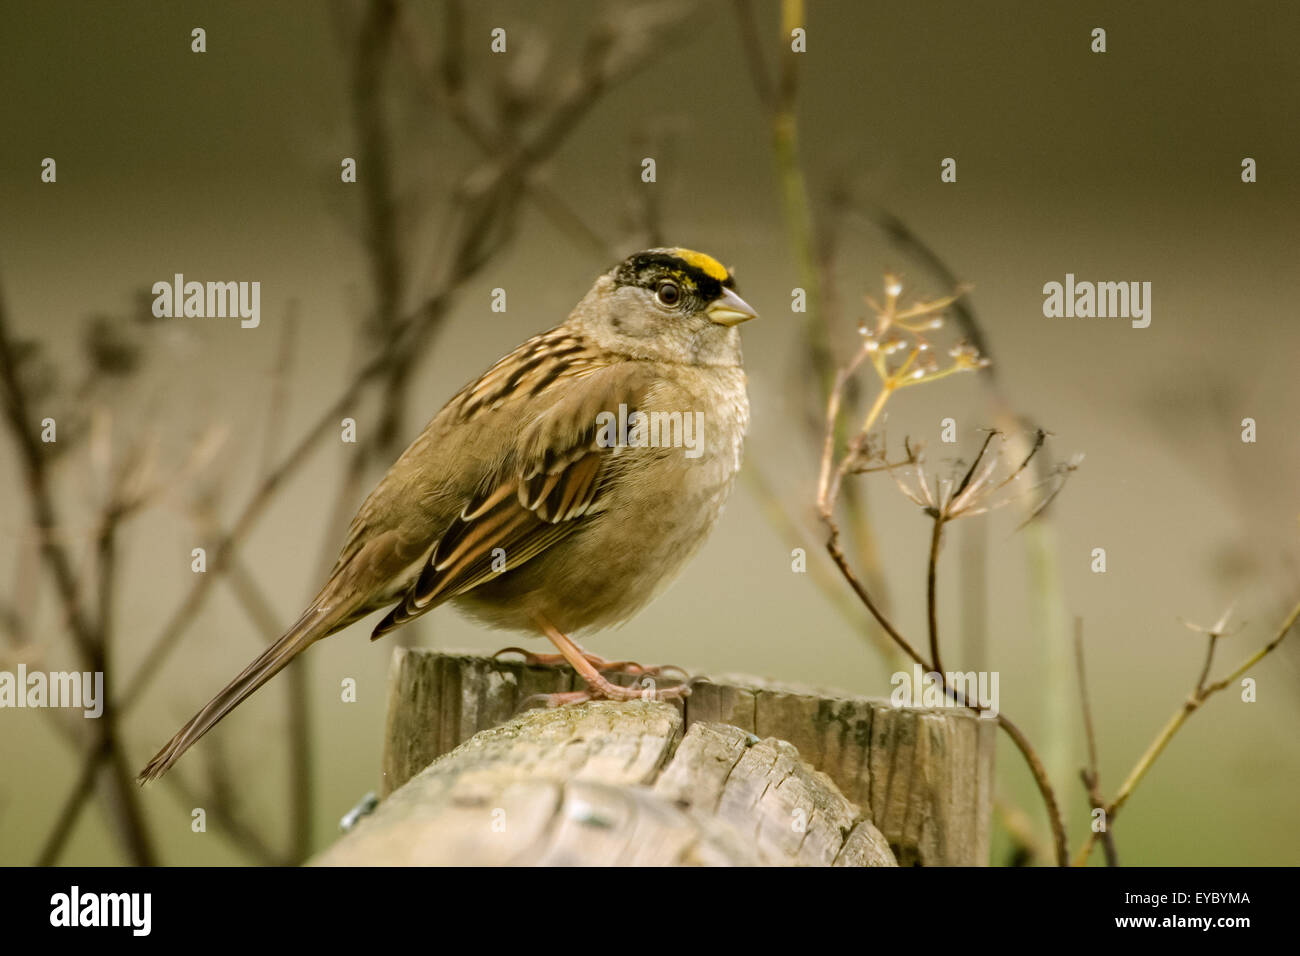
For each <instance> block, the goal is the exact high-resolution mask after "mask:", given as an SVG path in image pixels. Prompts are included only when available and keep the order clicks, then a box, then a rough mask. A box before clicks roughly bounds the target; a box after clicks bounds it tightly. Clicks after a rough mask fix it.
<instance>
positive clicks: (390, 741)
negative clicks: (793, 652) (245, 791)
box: [382, 649, 994, 865]
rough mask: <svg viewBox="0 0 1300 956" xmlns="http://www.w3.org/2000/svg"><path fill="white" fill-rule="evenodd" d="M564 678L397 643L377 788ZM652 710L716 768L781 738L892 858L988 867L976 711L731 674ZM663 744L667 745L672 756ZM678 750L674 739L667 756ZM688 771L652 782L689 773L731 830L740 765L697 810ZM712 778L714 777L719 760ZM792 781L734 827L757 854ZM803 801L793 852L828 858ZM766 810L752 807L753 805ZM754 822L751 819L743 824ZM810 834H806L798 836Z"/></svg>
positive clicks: (985, 747)
mask: <svg viewBox="0 0 1300 956" xmlns="http://www.w3.org/2000/svg"><path fill="white" fill-rule="evenodd" d="M575 686H581V681H580V680H578V678H576V676H575V675H574V674H573V673H572V672H571V671H569V670H568V669H567V668H548V667H530V666H526V665H524V664H522V663H520V662H518V661H513V660H493V659H491V658H484V657H478V656H474V655H469V654H454V653H442V652H436V651H426V650H410V649H399V650H398V651H397V652H396V654H395V656H394V660H393V669H392V680H391V684H390V687H391V691H390V700H389V713H388V725H387V730H386V735H385V745H384V756H383V772H384V777H383V782H382V792H383V793H385V794H388V793H392V792H393V791H395V790H396V789H397V788H398V787H400V786H401V785H402V784H404V783H405V782H406V781H408V780H410V779H411V778H412V777H413V776H414V775H415V774H417V773H419V772H420V771H421V770H422V769H423V768H424V767H426V766H428V765H429V764H430V763H431V762H432V761H434V760H435V759H437V758H438V757H440V756H442V755H444V754H447V753H449V752H450V751H452V750H453V749H454V748H456V747H457V746H458V745H460V744H461V743H462V742H464V741H467V740H469V739H470V738H472V737H474V735H475V734H478V733H479V732H480V731H482V730H485V729H487V728H491V727H495V726H497V725H499V724H502V723H504V722H506V721H508V720H510V719H511V717H512V716H513V715H514V714H515V713H516V712H517V711H518V709H519V706H520V704H521V703H523V701H524V700H525V698H527V697H529V696H531V695H533V694H539V693H552V692H555V691H561V690H570V689H573V688H574V687H575ZM609 706H613V707H617V706H618V705H609ZM625 706H626V705H625ZM663 706H665V707H670V708H673V709H675V710H676V712H677V713H678V714H679V715H680V719H681V720H682V725H683V726H684V727H685V728H686V729H687V731H688V733H687V738H686V740H685V741H683V742H682V744H681V747H688V748H689V747H695V746H699V747H705V746H706V744H707V754H709V755H712V757H713V758H715V759H719V760H720V762H722V763H726V760H725V759H722V758H724V757H725V758H727V759H729V755H730V754H731V753H732V752H733V750H734V749H735V747H736V743H735V737H734V734H732V733H731V732H730V731H732V730H735V731H739V732H742V733H743V732H748V733H749V734H752V735H754V736H755V737H756V738H759V739H761V738H770V739H772V740H773V741H787V742H788V743H789V744H791V745H793V748H794V750H795V751H796V752H797V754H798V755H799V757H801V758H802V759H803V760H805V761H807V762H808V764H810V765H811V767H812V768H815V769H816V770H818V771H822V772H824V773H825V774H826V775H827V776H828V777H829V779H830V782H832V783H833V784H834V785H835V787H836V788H837V789H838V791H839V792H840V793H841V794H842V795H843V798H845V799H846V800H847V803H848V804H851V805H856V806H857V807H860V808H861V809H862V815H863V817H864V818H865V819H867V820H870V821H872V822H873V823H874V824H875V826H876V827H878V828H879V830H880V831H881V832H882V833H883V834H884V836H885V838H886V840H887V842H888V845H889V846H890V847H892V849H893V853H894V855H895V856H896V857H897V859H898V861H899V862H900V863H903V864H905V865H911V864H923V865H943V864H956V865H983V864H984V863H986V862H987V859H988V852H989V828H990V823H991V810H992V791H993V752H994V724H993V722H992V721H987V720H981V719H979V718H978V717H976V716H975V715H974V714H973V713H971V712H970V711H965V710H957V709H942V710H927V709H923V708H895V707H893V706H891V705H890V704H889V702H888V701H884V700H873V699H870V698H865V697H854V696H848V695H843V694H839V693H837V692H827V691H820V690H814V689H811V688H801V687H794V686H789V685H781V684H775V683H771V682H767V681H762V680H757V679H755V678H751V677H731V676H729V677H723V678H716V679H713V680H710V681H703V682H700V683H699V684H697V685H696V687H695V689H694V692H693V693H692V694H691V696H690V697H689V698H687V699H686V700H685V701H684V702H673V704H671V705H663ZM699 724H716V725H728V726H727V727H722V728H720V729H718V730H717V733H718V734H719V735H721V736H720V737H717V738H709V737H705V738H701V739H699V740H698V741H694V742H693V741H692V734H691V733H690V731H692V730H693V729H694V728H695V727H696V726H697V725H699ZM728 728H730V729H728ZM750 744H751V746H750V747H748V748H745V749H746V751H747V754H748V751H750V750H753V743H752V741H751V742H750ZM772 746H773V747H776V746H777V745H776V744H775V743H774V744H773V745H772ZM674 747H676V742H675V741H674V743H673V745H672V746H670V747H669V752H672V751H673V748H674ZM681 747H677V750H678V752H680V751H681ZM778 750H779V748H778ZM766 753H767V752H766V750H765V749H759V750H758V751H756V752H755V753H754V754H752V755H748V756H746V755H740V754H737V758H738V759H737V761H736V762H735V763H734V764H732V765H731V766H732V767H733V768H735V767H741V768H742V770H745V769H746V768H749V767H750V766H751V764H753V763H754V762H755V761H759V760H760V759H763V760H765V759H767V756H766ZM704 754H705V752H704V751H702V752H701V755H699V758H700V762H701V765H704V764H706V763H707V761H705V760H704ZM780 756H781V754H780V753H778V752H777V751H773V755H772V757H771V761H770V766H769V767H768V770H769V772H771V773H773V774H777V773H784V772H785V770H786V769H787V768H788V767H789V764H788V762H787V763H780V760H779V758H780ZM785 756H787V757H789V756H790V755H789V754H788V753H786V754H785ZM791 759H793V758H791ZM674 763H675V762H674ZM778 764H779V765H780V766H779V769H778ZM687 770H688V768H687V766H686V765H685V764H684V765H683V766H682V767H681V768H680V769H678V768H676V767H675V766H674V768H673V772H672V773H669V772H667V771H665V773H664V774H663V775H662V776H660V777H658V780H657V782H656V783H655V786H656V788H659V787H664V788H668V787H678V788H682V787H687V783H688V782H689V787H687V790H689V793H690V794H693V795H694V796H691V797H690V799H689V801H688V806H690V807H693V808H695V809H696V810H699V809H701V808H702V807H703V808H706V809H711V812H714V813H716V814H717V815H718V816H719V817H720V818H722V819H723V820H725V821H727V822H728V823H729V825H731V826H732V827H733V828H734V827H736V826H738V825H739V823H740V820H739V818H738V817H736V816H734V815H729V814H731V812H732V810H734V809H735V808H736V807H743V806H744V791H743V790H742V789H741V786H742V783H743V782H744V780H745V779H746V777H745V774H744V773H742V776H741V777H740V778H738V779H737V780H736V781H735V782H734V784H733V783H731V782H730V781H729V780H728V778H725V777H724V778H723V779H724V780H727V781H728V786H727V787H724V788H723V790H722V791H720V792H719V793H718V794H717V797H718V799H717V800H716V801H715V803H714V806H713V807H712V808H708V807H707V801H708V800H709V799H711V798H709V797H707V796H705V795H706V794H707V793H708V792H709V791H707V789H699V788H705V787H706V784H707V783H708V773H707V772H706V771H705V770H702V769H701V770H698V771H693V772H696V773H698V774H699V775H701V779H699V780H691V781H683V780H681V779H678V775H681V774H686V773H687ZM733 772H734V769H733ZM713 773H714V776H715V777H716V773H717V771H716V769H715V770H714V771H713ZM801 780H802V778H801V777H799V776H798V775H797V774H794V773H793V772H791V773H787V774H785V776H783V777H781V781H783V782H782V783H781V786H780V787H778V788H777V790H778V793H777V794H774V795H771V796H766V795H765V796H763V798H762V800H760V801H759V803H763V802H764V801H768V802H771V801H777V800H778V799H781V800H784V799H787V798H788V799H789V801H790V802H788V803H781V804H779V806H780V807H781V809H782V811H783V812H785V813H786V819H785V820H784V821H780V822H777V823H772V822H771V821H769V820H768V818H767V817H766V816H762V815H761V814H760V817H761V819H762V821H763V822H762V823H761V824H754V826H758V827H759V828H758V829H754V827H753V826H751V827H750V829H749V830H746V831H745V832H746V833H747V834H748V835H749V837H750V839H751V842H753V841H754V840H755V839H756V840H757V843H756V844H755V848H754V852H755V853H757V854H758V855H759V856H760V858H761V857H762V854H763V853H764V852H767V851H772V852H775V851H774V849H773V848H774V847H776V846H785V845H786V844H783V843H781V842H780V841H781V840H786V841H787V842H788V841H789V839H790V838H789V837H788V836H787V831H788V823H789V819H790V814H792V813H794V811H795V810H796V809H798V808H799V806H798V804H797V803H796V802H794V798H795V795H796V792H797V791H798V790H799V788H800V787H802V786H804V784H803V783H801V782H800V781H801ZM642 782H643V783H646V782H649V781H645V780H643V781H642ZM715 785H716V784H715ZM782 788H784V790H783V789H782ZM785 791H788V793H786V792H785ZM683 792H686V791H683ZM760 792H761V791H760ZM724 797H725V799H723V798H724ZM674 799H676V797H675V796H674ZM701 801H703V802H701ZM732 801H736V802H735V803H734V804H733V802H732ZM754 806H755V804H754V803H753V801H751V804H750V806H749V807H748V808H747V809H745V811H744V812H746V813H750V814H751V815H752V814H753V813H754V812H755V811H754ZM803 809H804V810H806V811H807V812H809V814H810V816H809V817H808V818H807V821H808V822H810V824H811V826H812V830H809V831H808V833H807V835H803V834H800V835H799V836H800V840H799V844H800V850H799V851H798V852H800V853H805V854H810V855H811V857H816V858H817V859H818V860H820V861H822V862H826V859H825V855H826V852H827V851H825V850H822V851H819V852H818V853H814V852H813V848H814V847H815V846H817V841H819V840H823V839H826V840H828V839H829V838H828V837H827V836H826V834H827V833H829V832H830V831H829V830H826V831H825V832H823V830H822V828H824V827H831V825H832V824H831V821H832V817H831V816H829V815H827V813H828V811H826V810H825V809H823V810H821V811H820V812H814V811H817V810H818V808H816V807H814V806H812V805H811V804H806V805H805V806H804V807H803ZM768 810H769V808H767V807H765V808H763V813H764V814H766V813H767V812H768ZM737 812H739V811H737ZM846 812H848V811H846ZM855 814H856V810H854V811H852V813H850V819H856V816H855ZM753 819H758V818H752V819H751V822H753ZM772 819H773V820H776V819H777V817H773V818H772ZM836 819H838V818H836ZM769 825H770V826H775V828H776V829H775V830H773V831H772V832H771V833H769V834H768V835H767V836H764V835H763V830H762V827H763V826H769ZM742 829H743V827H742ZM795 832H796V833H797V831H795ZM809 839H812V840H813V843H811V844H809V843H808V841H809ZM772 841H776V842H775V843H773V842H772ZM841 844H843V845H842V846H840V845H838V844H837V846H839V850H838V853H839V855H840V856H841V857H842V860H841V862H848V861H850V860H858V859H861V860H868V859H875V858H876V857H875V856H873V854H874V853H875V850H874V848H873V847H872V845H871V842H870V840H869V839H867V838H866V836H865V835H859V834H858V830H856V829H850V830H849V831H848V839H847V841H844V840H841ZM828 845H829V843H828ZM854 854H858V855H857V856H855V855H854ZM802 861H803V862H812V859H811V858H808V859H804V860H802Z"/></svg>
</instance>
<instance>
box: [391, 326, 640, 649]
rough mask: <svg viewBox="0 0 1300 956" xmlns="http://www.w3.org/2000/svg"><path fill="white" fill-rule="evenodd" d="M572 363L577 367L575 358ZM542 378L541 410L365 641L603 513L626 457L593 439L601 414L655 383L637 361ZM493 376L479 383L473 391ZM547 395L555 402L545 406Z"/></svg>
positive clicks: (630, 404) (636, 401) (632, 403)
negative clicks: (606, 493) (604, 494)
mask: <svg viewBox="0 0 1300 956" xmlns="http://www.w3.org/2000/svg"><path fill="white" fill-rule="evenodd" d="M563 358H564V357H559V358H554V357H552V359H551V360H552V361H556V362H562V361H563ZM573 358H575V359H578V360H580V359H581V353H577V352H575V353H573ZM539 374H540V375H541V376H542V379H544V381H542V380H539V381H541V386H540V388H539V389H538V390H537V391H530V393H529V394H530V397H533V398H534V399H535V400H536V401H537V402H538V403H539V404H541V405H542V407H543V411H541V412H540V413H538V414H537V415H536V417H534V418H533V419H532V420H531V421H528V422H526V423H525V424H524V425H523V428H522V430H521V431H520V432H519V440H518V442H517V443H516V444H515V445H514V446H513V448H512V450H511V451H510V453H508V454H507V455H506V456H505V459H504V461H503V462H502V463H501V465H500V466H499V467H498V468H496V469H495V470H494V471H493V472H492V473H491V474H490V475H489V476H488V478H487V480H486V481H485V482H484V483H483V484H482V485H481V487H480V489H479V491H478V492H477V493H476V494H475V495H473V496H472V497H470V499H469V500H467V501H466V502H465V505H464V507H463V508H462V509H461V511H460V513H459V514H458V515H457V516H456V517H455V518H454V519H453V520H452V522H451V523H450V525H449V526H448V527H447V528H446V529H445V530H444V531H443V533H442V535H441V536H440V537H439V539H438V542H437V544H436V545H435V546H434V547H433V550H432V552H431V553H430V555H429V558H428V560H427V561H426V562H425V564H424V568H423V570H422V571H421V573H420V575H419V577H418V578H417V579H416V581H415V582H414V583H413V584H412V585H411V587H410V588H409V589H408V590H407V592H406V594H405V595H404V596H403V598H402V600H401V602H400V603H399V604H398V605H397V606H396V607H394V608H393V609H392V610H391V611H390V612H389V614H388V615H387V616H386V617H385V618H384V619H383V620H382V621H380V623H379V624H378V626H377V627H376V628H375V630H374V632H373V634H372V635H371V637H372V639H374V638H379V637H382V636H383V635H384V634H386V633H388V632H389V631H391V630H393V629H394V628H396V627H399V626H401V625H402V624H405V623H406V622H407V621H409V620H411V619H412V618H415V617H418V616H419V615H421V614H423V613H425V612H426V611H429V610H432V609H433V608H434V607H436V606H438V605H439V604H441V603H443V602H444V601H446V600H448V599H449V598H451V597H454V596H455V595H457V594H463V593H465V592H466V591H469V590H471V589H473V588H475V587H477V586H478V585H479V584H482V583H483V582H484V581H486V580H488V579H490V578H492V577H495V576H496V575H497V574H498V573H504V571H507V570H510V569H513V568H517V567H519V566H520V565H522V564H524V563H525V562H527V561H529V560H531V559H532V558H534V557H536V556H537V555H538V554H540V553H541V552H543V551H545V550H546V549H547V548H549V547H551V546H552V545H554V544H555V543H556V542H557V541H560V540H561V539H562V538H564V537H565V536H566V535H568V534H571V533H572V532H573V531H574V530H575V529H576V528H577V527H579V526H580V524H581V523H582V521H583V520H584V519H587V518H590V517H591V516H593V515H595V514H597V513H599V511H600V510H601V508H602V503H601V496H602V492H603V491H604V490H605V489H606V488H607V487H608V486H609V484H610V482H611V481H612V480H613V479H614V478H615V477H616V476H617V475H618V473H619V470H620V467H621V462H622V461H624V460H626V459H625V458H624V457H622V456H621V455H620V451H621V450H622V449H620V448H619V447H617V446H610V445H609V444H608V443H607V442H605V443H602V442H601V441H600V440H599V439H600V436H601V432H602V428H601V423H602V420H601V419H600V417H599V416H600V415H601V413H602V412H608V413H610V414H612V415H615V416H617V415H619V413H620V406H622V407H623V408H625V409H626V414H629V415H630V414H631V413H632V412H633V411H635V410H637V409H638V408H639V407H640V406H641V405H642V403H643V401H644V399H645V396H646V393H647V391H648V390H649V389H650V387H651V385H652V377H651V375H650V374H649V372H648V370H646V369H645V368H644V367H643V366H641V365H640V364H639V363H635V362H626V363H618V364H615V365H609V366H605V367H603V368H599V369H595V370H593V369H592V368H591V367H590V366H584V367H583V368H582V370H581V371H579V372H570V373H567V374H566V373H565V371H563V370H559V371H557V370H556V369H553V368H552V369H548V370H546V371H540V370H539ZM491 375H492V372H489V373H488V375H485V376H484V379H483V380H480V382H479V383H476V385H477V386H478V387H479V391H480V393H482V387H481V386H482V382H483V381H484V380H486V379H488V378H489V376H491ZM467 392H468V393H469V394H470V395H471V396H473V395H474V394H475V393H474V391H473V390H472V389H471V390H467ZM545 392H551V393H552V394H553V395H554V398H553V399H552V400H550V401H546V399H547V398H548V397H549V396H547V395H545V394H544V393H545Z"/></svg>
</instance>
